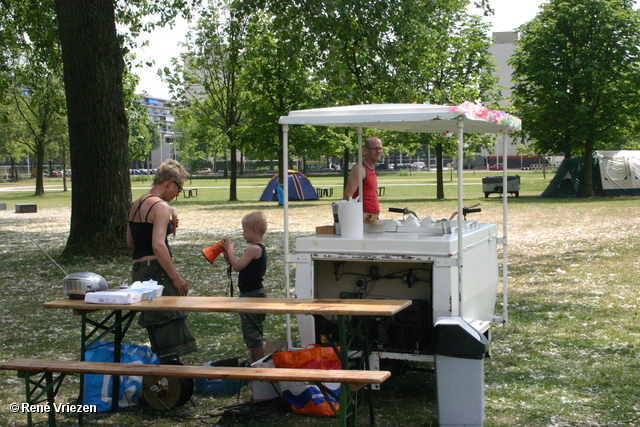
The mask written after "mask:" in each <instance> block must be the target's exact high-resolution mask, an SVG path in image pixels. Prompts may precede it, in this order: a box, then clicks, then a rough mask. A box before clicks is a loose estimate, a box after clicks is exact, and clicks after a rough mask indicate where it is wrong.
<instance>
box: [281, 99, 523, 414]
mask: <svg viewBox="0 0 640 427" xmlns="http://www.w3.org/2000/svg"><path fill="white" fill-rule="evenodd" d="M279 123H280V124H281V125H282V131H283V150H284V158H285V159H286V158H288V141H289V126H291V125H312V126H336V127H355V128H357V132H358V159H359V162H360V161H361V159H362V129H363V128H374V129H386V130H393V131H403V132H419V133H439V134H445V133H447V134H454V135H457V145H458V154H457V156H458V162H457V164H458V165H462V164H463V161H462V160H463V144H464V135H465V134H467V133H494V134H501V135H502V136H503V138H502V144H503V153H504V154H503V155H504V156H505V157H504V158H506V135H507V134H508V133H509V132H511V131H513V130H517V129H518V128H519V125H520V122H519V119H517V118H516V117H513V116H510V115H508V114H505V113H502V112H500V111H495V110H488V109H486V108H484V107H482V106H481V105H477V104H472V103H465V104H462V105H459V106H453V107H450V106H440V105H430V104H378V105H356V106H345V107H329V108H319V109H310V110H299V111H292V112H290V113H289V114H288V115H287V116H283V117H281V118H280V121H279ZM457 178H458V193H457V199H458V200H457V202H458V209H457V214H458V215H457V216H456V217H455V218H454V217H452V218H450V219H446V220H441V221H433V219H431V218H430V219H429V220H428V222H425V221H426V220H424V219H423V220H422V221H417V220H418V219H417V218H416V217H415V216H413V215H409V216H408V217H406V218H405V219H403V220H402V221H395V222H393V223H391V224H387V226H385V227H384V229H383V230H382V231H381V230H380V229H375V230H373V229H366V228H365V230H364V233H362V235H361V236H356V237H345V234H344V233H343V234H342V235H337V234H333V235H332V234H318V235H310V236H304V237H300V238H298V239H297V240H296V247H295V250H294V252H293V253H290V249H289V230H288V216H289V208H288V200H287V199H286V198H285V200H284V245H285V248H284V249H285V265H286V266H287V267H286V268H285V281H286V290H287V291H286V292H287V296H288V293H289V281H290V271H289V269H290V266H291V265H295V268H296V275H295V292H296V296H297V297H298V298H341V299H344V298H367V299H380V298H388V299H411V300H412V302H413V304H412V306H411V307H410V310H405V311H404V312H402V313H399V314H398V316H397V317H394V318H391V319H372V320H371V321H370V322H369V324H368V325H367V328H366V329H367V331H368V332H367V336H368V340H369V341H370V342H371V344H372V347H371V348H369V349H367V353H368V354H369V361H370V366H371V369H375V368H376V367H378V366H379V364H380V361H381V360H382V359H396V360H406V361H424V362H433V363H434V366H435V372H436V387H437V395H438V418H439V423H440V425H441V426H463V425H464V426H481V425H483V422H484V391H483V389H484V362H483V359H484V356H485V354H486V353H488V351H489V345H490V342H491V325H492V324H494V323H499V324H502V325H504V326H506V325H507V321H508V319H507V316H508V311H507V204H506V201H507V198H506V192H505V193H503V227H502V235H501V236H499V235H498V229H497V226H496V225H495V224H482V223H480V222H479V221H477V220H473V219H466V213H467V212H469V210H468V209H467V208H465V207H464V206H463V171H461V170H458V174H457ZM502 178H503V182H504V188H507V185H506V182H507V175H506V170H505V171H503V177H502ZM360 185H362V184H360ZM284 194H285V195H286V194H288V189H287V182H286V180H285V182H284ZM360 194H362V188H360ZM500 247H501V249H502V256H503V261H502V275H501V276H502V277H499V276H500V274H499V268H498V257H499V252H500V250H499V249H500ZM500 281H502V295H503V301H502V309H503V310H502V313H501V315H495V313H494V311H495V306H496V299H497V295H498V289H499V282H500ZM297 321H298V328H299V333H300V340H301V344H302V346H306V345H308V344H311V343H316V342H319V341H320V340H321V339H322V335H323V330H322V325H321V324H320V323H319V322H318V319H317V318H314V317H313V316H306V315H298V318H297ZM288 330H289V331H290V327H288ZM288 340H289V343H290V344H291V336H290V335H289V336H288Z"/></svg>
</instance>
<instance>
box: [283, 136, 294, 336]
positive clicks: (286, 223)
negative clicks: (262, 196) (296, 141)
mask: <svg viewBox="0 0 640 427" xmlns="http://www.w3.org/2000/svg"><path fill="white" fill-rule="evenodd" d="M282 162H283V163H284V165H283V175H284V178H283V177H282V176H281V177H280V181H281V182H282V190H283V192H284V195H283V198H282V202H283V207H284V212H283V215H284V286H285V288H284V296H285V298H289V294H290V292H289V279H290V277H289V276H290V272H289V269H290V266H289V125H282ZM285 319H286V326H287V348H289V349H290V348H293V340H292V338H291V315H290V314H286V315H285Z"/></svg>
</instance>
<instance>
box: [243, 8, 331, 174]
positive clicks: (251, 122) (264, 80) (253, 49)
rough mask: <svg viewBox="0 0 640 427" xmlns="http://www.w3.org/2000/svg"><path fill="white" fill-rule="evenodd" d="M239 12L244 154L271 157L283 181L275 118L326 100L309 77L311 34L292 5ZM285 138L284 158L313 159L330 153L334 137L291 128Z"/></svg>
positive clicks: (279, 134) (312, 47)
mask: <svg viewBox="0 0 640 427" xmlns="http://www.w3.org/2000/svg"><path fill="white" fill-rule="evenodd" d="M246 7H247V6H246V5H245V8H246ZM243 13H245V14H247V15H249V16H250V17H251V19H250V20H249V26H248V34H247V43H246V51H245V64H246V67H245V68H244V72H243V74H242V79H243V80H242V81H243V82H244V85H245V87H246V90H247V91H248V92H249V93H250V96H248V97H247V105H248V117H247V128H246V131H245V132H244V134H243V138H244V139H245V140H247V141H251V144H250V148H249V150H247V153H248V154H250V155H251V156H252V157H254V158H258V159H266V158H273V157H275V156H276V155H277V157H278V160H279V162H278V174H279V176H280V177H283V176H286V174H287V172H286V171H287V169H288V165H289V159H284V158H283V151H282V145H283V144H282V142H283V141H282V132H281V128H280V125H278V119H279V118H280V117H281V116H283V115H286V114H288V113H289V111H292V110H298V109H303V108H309V107H311V106H317V105H318V104H319V103H321V102H326V100H322V99H321V96H322V94H321V90H322V86H321V84H320V83H319V82H318V80H319V79H318V77H317V76H315V75H314V74H313V71H314V70H313V65H312V64H314V63H315V61H316V58H317V56H318V55H317V50H316V46H315V44H314V42H313V34H311V33H309V32H308V31H307V30H306V29H305V27H304V21H303V20H301V19H300V16H299V10H298V9H297V7H296V5H295V4H292V3H289V2H285V3H281V4H277V5H274V7H273V8H269V9H265V10H256V9H254V8H253V5H250V7H249V8H248V9H243ZM290 134H291V135H292V138H291V142H292V143H291V144H290V145H289V155H290V156H301V157H305V156H313V157H316V156H319V155H320V154H330V153H331V152H332V151H334V150H335V146H336V141H337V139H336V138H335V137H332V136H331V133H330V132H327V131H326V130H321V131H319V132H317V131H316V130H311V129H310V128H307V129H305V128H301V127H295V129H290ZM247 145H248V144H247Z"/></svg>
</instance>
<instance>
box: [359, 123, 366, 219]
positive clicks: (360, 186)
mask: <svg viewBox="0 0 640 427" xmlns="http://www.w3.org/2000/svg"><path fill="white" fill-rule="evenodd" d="M357 164H359V165H360V166H361V167H360V168H358V171H359V172H360V173H359V174H358V176H359V181H358V194H359V196H358V199H359V200H360V201H361V202H363V204H362V207H363V208H364V196H363V194H362V180H363V179H364V176H365V171H364V166H362V126H361V125H360V126H358V163H357Z"/></svg>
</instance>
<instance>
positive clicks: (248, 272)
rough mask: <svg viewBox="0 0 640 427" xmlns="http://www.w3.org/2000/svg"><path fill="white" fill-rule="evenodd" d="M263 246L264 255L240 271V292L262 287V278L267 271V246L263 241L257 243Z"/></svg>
mask: <svg viewBox="0 0 640 427" xmlns="http://www.w3.org/2000/svg"><path fill="white" fill-rule="evenodd" d="M256 245H258V246H260V247H261V248H262V256H261V257H260V258H255V259H252V260H251V262H250V263H249V264H248V265H247V266H246V267H245V268H243V269H242V270H240V272H239V273H238V289H240V292H252V291H257V290H258V289H260V288H262V278H263V277H264V273H266V271H267V248H265V246H264V245H263V244H262V243H256Z"/></svg>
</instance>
